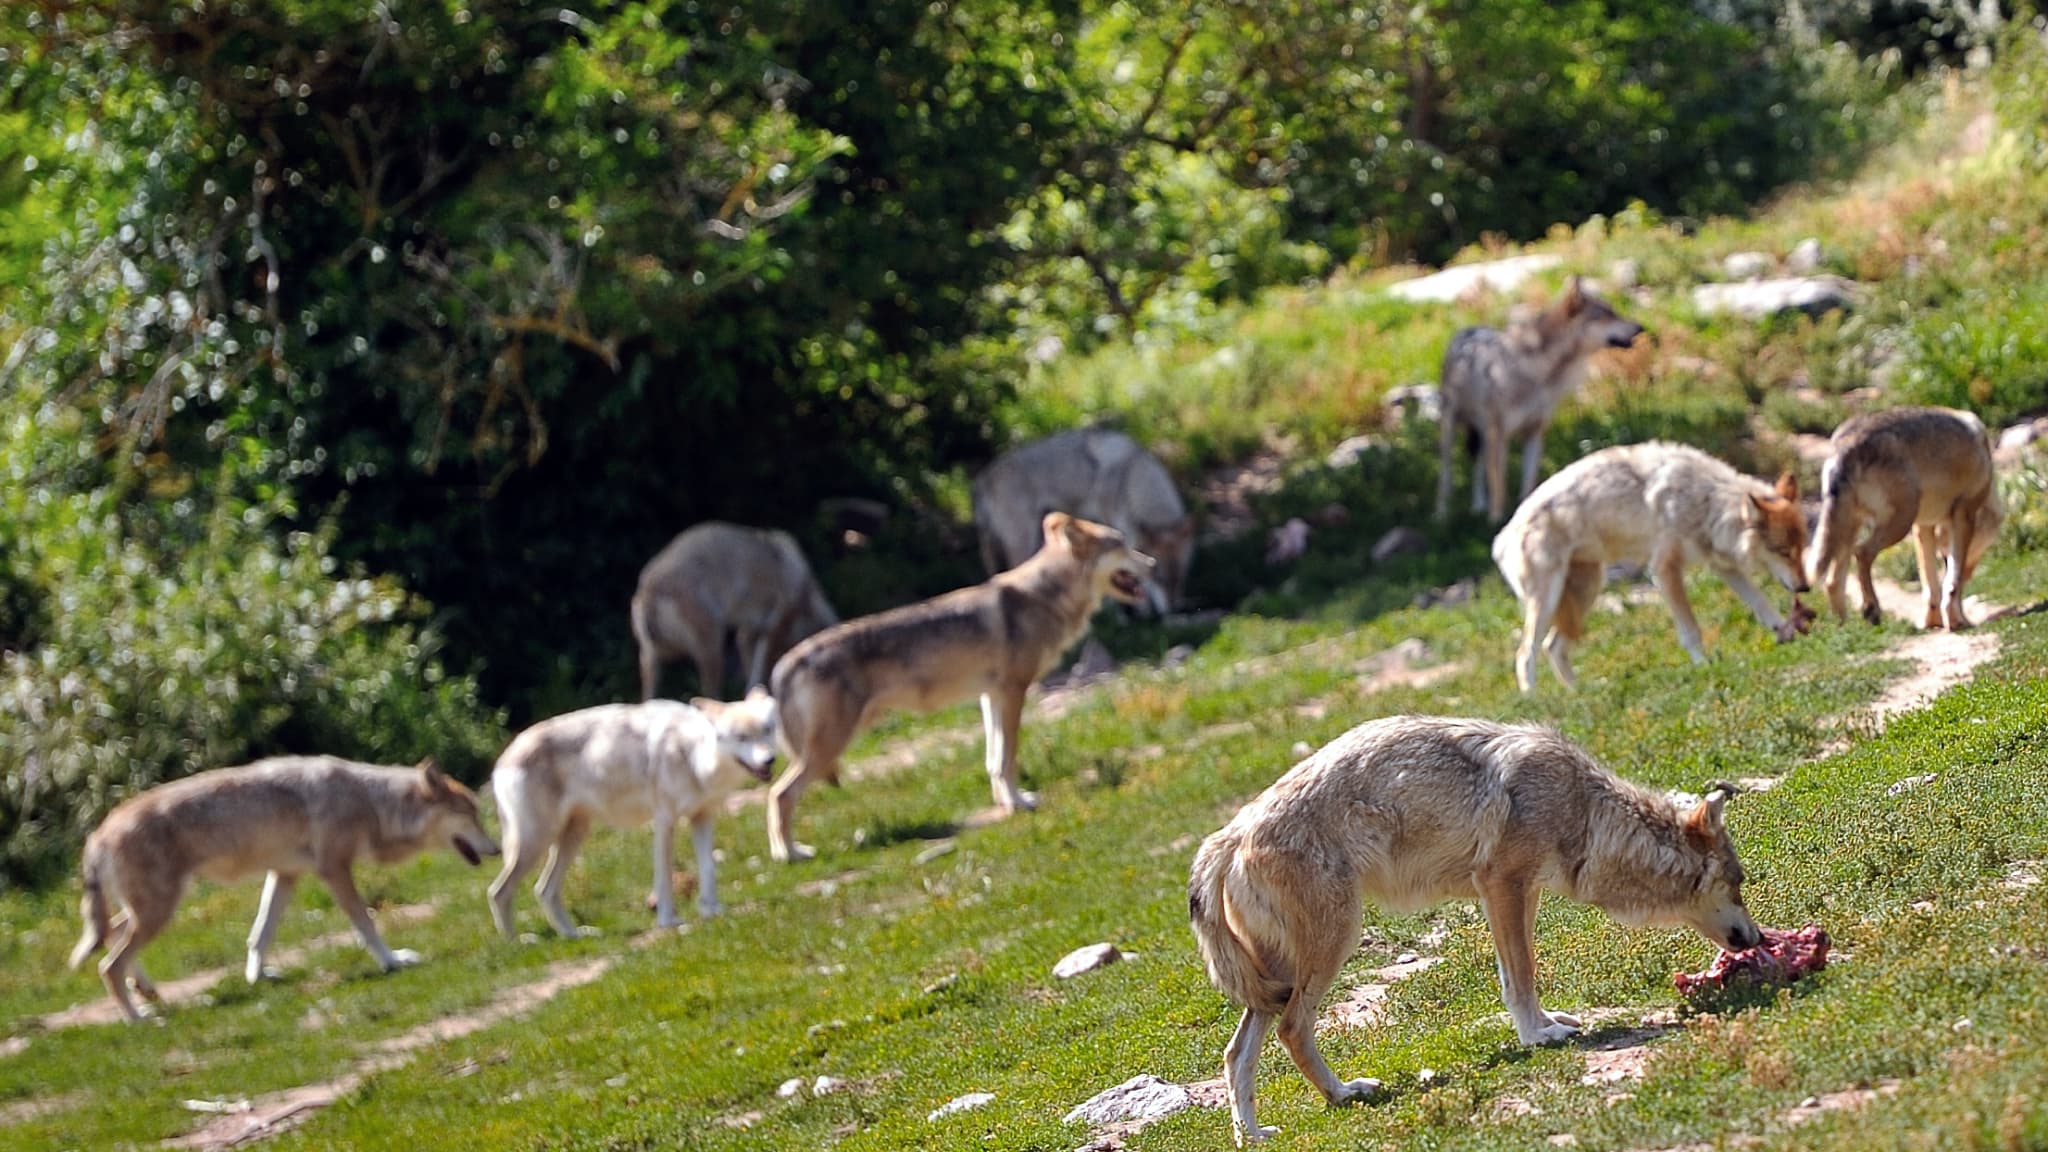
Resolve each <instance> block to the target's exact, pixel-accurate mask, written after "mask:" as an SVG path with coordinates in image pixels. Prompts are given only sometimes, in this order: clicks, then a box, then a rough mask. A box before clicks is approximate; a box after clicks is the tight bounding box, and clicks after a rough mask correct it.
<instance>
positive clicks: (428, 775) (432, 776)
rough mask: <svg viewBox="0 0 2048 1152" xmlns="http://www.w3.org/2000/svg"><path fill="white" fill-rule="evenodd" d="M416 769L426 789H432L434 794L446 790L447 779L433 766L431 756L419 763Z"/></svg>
mask: <svg viewBox="0 0 2048 1152" xmlns="http://www.w3.org/2000/svg"><path fill="white" fill-rule="evenodd" d="M418 768H419V772H420V779H421V780H424V781H426V783H427V787H429V788H432V789H433V790H434V791H436V792H442V791H446V790H447V788H448V777H446V776H443V775H442V774H441V769H440V768H438V767H436V766H435V764H434V758H433V757H432V756H429V757H427V758H426V759H424V760H422V761H420V762H419V764H418Z"/></svg>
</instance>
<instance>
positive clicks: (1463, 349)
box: [1436, 276, 1643, 524]
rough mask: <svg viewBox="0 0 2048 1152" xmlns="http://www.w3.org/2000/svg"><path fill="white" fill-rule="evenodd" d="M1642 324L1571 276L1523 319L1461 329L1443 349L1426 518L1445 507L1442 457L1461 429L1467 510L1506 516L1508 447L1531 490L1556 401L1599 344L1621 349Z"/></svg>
mask: <svg viewBox="0 0 2048 1152" xmlns="http://www.w3.org/2000/svg"><path fill="white" fill-rule="evenodd" d="M1642 333H1643V326H1642V325H1641V324H1638V323H1636V322H1635V321H1633V320H1629V319H1627V318H1626V317H1623V316H1621V315H1618V314H1617V313H1616V312H1615V311H1614V309H1612V308H1610V307H1608V306H1607V304H1606V302H1604V301H1602V300H1601V299H1600V298H1599V297H1597V296H1595V295H1593V294H1592V293H1591V292H1589V291H1587V290H1586V289H1585V288H1584V287H1583V286H1582V285H1580V283H1579V278H1578V277H1576V276H1574V277H1572V279H1571V282H1570V283H1569V284H1567V285H1566V286H1565V290H1564V296H1563V297H1562V298H1560V299H1559V300H1558V302H1557V303H1556V304H1555V305H1553V306H1551V307H1550V308H1547V309H1544V310H1543V311H1541V312H1538V313H1537V314H1536V315H1535V316H1533V317H1528V316H1520V315H1518V316H1516V317H1515V318H1514V319H1512V320H1510V321H1509V323H1508V326H1507V328H1506V329H1505V330H1502V329H1499V328H1465V329H1461V330H1459V332H1458V333H1457V334H1456V335H1455V336H1452V337H1451V343H1450V346H1449V347H1448V348H1446V349H1445V350H1444V370H1443V383H1442V385H1441V397H1442V413H1441V415H1440V416H1439V418H1438V427H1439V430H1440V435H1439V442H1438V456H1439V460H1438V468H1437V483H1436V518H1437V519H1439V520H1441V519H1443V518H1444V517H1445V516H1447V515H1449V514H1450V511H1451V483H1452V481H1451V457H1452V456H1453V455H1454V454H1455V453H1456V450H1457V444H1458V438H1459V434H1460V433H1461V432H1463V431H1464V430H1466V429H1467V428H1469V429H1470V430H1471V431H1472V433H1473V434H1475V435H1476V437H1477V441H1478V450H1479V459H1478V460H1476V461H1474V465H1473V474H1472V510H1473V511H1474V512H1477V511H1479V509H1480V507H1481V506H1482V500H1483V501H1484V507H1485V508H1486V510H1487V515H1488V517H1489V518H1491V519H1492V521H1493V522H1494V523H1496V524H1498V523H1500V522H1501V519H1502V518H1503V517H1505V516H1506V515H1507V513H1508V505H1507V475H1508V446H1509V444H1510V443H1511V442H1513V441H1516V440H1520V441H1522V442H1523V443H1522V496H1521V498H1522V499H1523V500H1527V499H1528V498H1529V493H1530V491H1531V490H1533V489H1534V488H1535V487H1536V469H1537V468H1538V466H1540V465H1541V464H1542V461H1543V433H1544V430H1545V429H1547V428H1549V427H1550V417H1551V414H1552V413H1554V412H1556V411H1557V406H1558V404H1560V403H1562V402H1563V400H1564V398H1565V397H1566V396H1568V395H1570V394H1571V392H1572V390H1573V389H1575V388H1577V387H1578V386H1579V381H1580V380H1582V379H1584V378H1585V375H1586V365H1587V364H1588V363H1589V362H1590V361H1591V360H1592V358H1593V354H1594V353H1595V352H1598V351H1600V350H1601V349H1602V348H1627V347H1628V346H1630V345H1632V344H1634V343H1635V341H1636V337H1638V336H1640V335H1642Z"/></svg>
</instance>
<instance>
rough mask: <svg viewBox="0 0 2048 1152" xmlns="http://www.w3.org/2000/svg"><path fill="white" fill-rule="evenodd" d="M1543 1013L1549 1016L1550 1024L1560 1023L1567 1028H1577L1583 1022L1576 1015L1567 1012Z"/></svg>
mask: <svg viewBox="0 0 2048 1152" xmlns="http://www.w3.org/2000/svg"><path fill="white" fill-rule="evenodd" d="M1544 1015H1545V1016H1548V1017H1550V1022H1551V1023H1552V1024H1562V1025H1564V1026H1565V1027H1567V1028H1578V1027H1581V1026H1582V1023H1583V1022H1582V1021H1581V1020H1580V1019H1579V1018H1578V1017H1577V1016H1574V1015H1572V1014H1571V1013H1569V1012H1545V1013H1544Z"/></svg>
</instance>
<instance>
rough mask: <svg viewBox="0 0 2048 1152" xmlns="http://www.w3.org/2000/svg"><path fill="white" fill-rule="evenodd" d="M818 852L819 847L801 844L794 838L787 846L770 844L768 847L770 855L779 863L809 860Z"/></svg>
mask: <svg viewBox="0 0 2048 1152" xmlns="http://www.w3.org/2000/svg"><path fill="white" fill-rule="evenodd" d="M817 854H818V852H817V849H815V848H812V847H811V846H810V845H809V844H799V843H797V842H796V841H794V840H792V841H790V842H789V846H788V847H787V848H777V847H775V846H773V845H770V846H769V848H768V855H770V856H772V857H774V858H775V862H776V863H777V864H795V863H798V862H799V861H803V860H809V859H811V858H813V857H815V856H816V855H817Z"/></svg>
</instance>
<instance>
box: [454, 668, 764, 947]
mask: <svg viewBox="0 0 2048 1152" xmlns="http://www.w3.org/2000/svg"><path fill="white" fill-rule="evenodd" d="M774 766H775V701H774V700H771V699H769V697H768V695H767V693H765V692H763V691H762V690H761V689H759V688H755V689H753V690H752V691H750V692H748V693H747V696H746V699H744V700H740V701H737V702H735V703H730V704H723V703H720V702H718V701H716V700H710V699H705V698H698V699H696V700H692V701H691V702H690V703H688V704H684V703H682V702H680V701H676V700H649V701H646V702H645V703H641V704H601V705H599V706H597V707H595V708H584V709H582V710H580V711H576V712H569V713H565V714H563V715H561V716H556V717H553V718H551V719H548V720H543V721H541V722H540V723H538V724H535V725H534V726H533V727H531V728H528V729H527V730H526V731H524V732H521V733H520V734H519V735H518V736H516V737H514V738H513V740H512V743H511V744H509V745H507V746H506V748H505V751H504V753H503V754H502V755H500V756H499V757H498V764H497V767H496V768H494V769H492V771H491V791H492V792H493V793H495V794H496V795H497V797H498V823H499V825H500V827H501V828H502V829H503V833H504V839H505V866H504V868H503V869H502V870H500V871H499V873H498V878H497V879H496V880H493V881H492V882H491V889H490V899H491V918H492V920H494V921H495V922H496V923H497V925H498V931H499V932H501V933H503V934H504V935H506V936H511V935H513V921H512V899H513V897H514V896H515V895H517V893H516V892H514V890H513V889H514V888H515V887H516V886H517V885H518V883H519V881H520V878H521V877H523V876H525V875H526V874H527V873H528V872H530V871H532V870H533V868H534V867H535V866H536V865H538V864H540V863H541V861H542V858H543V857H545V858H546V861H547V863H546V866H545V867H543V868H542V869H541V874H540V880H539V881H538V882H537V883H536V884H535V885H534V895H535V896H537V897H539V899H540V908H541V912H542V913H543V914H545V915H546V916H547V920H548V924H549V925H550V926H551V927H553V928H554V930H555V931H556V932H559V933H561V934H562V935H563V936H568V937H576V936H581V935H585V934H586V930H585V929H582V928H579V927H577V926H576V924H575V922H574V921H572V920H571V919H570V918H569V911H568V909H567V908H566V907H564V906H563V903H562V882H563V880H564V879H565V878H566V877H567V875H568V872H569V865H570V864H571V863H573V862H574V861H575V859H576V853H577V852H578V851H579V850H580V849H581V848H582V847H583V840H584V837H585V836H587V835H589V833H590V826H591V824H592V823H593V822H601V823H604V824H609V825H611V826H612V827H614V828H634V827H639V826H640V825H643V824H649V823H651V824H653V826H654V887H653V893H654V907H655V923H656V924H658V925H660V926H661V927H663V928H673V927H675V926H676V925H677V924H679V923H680V922H681V921H680V920H679V919H678V918H677V916H676V909H675V874H674V872H673V870H672V869H673V867H674V858H675V857H674V848H673V838H674V836H675V826H676V822H677V821H679V820H688V821H689V822H690V841H691V843H692V844H693V845H694V846H695V848H696V853H697V911H698V913H699V914H701V915H703V916H705V917H706V918H709V917H711V916H715V915H717V914H718V912H719V911H720V905H719V903H718V889H717V871H716V862H715V861H714V860H713V858H712V851H711V836H712V827H713V825H714V824H715V822H716V821H717V819H718V810H719V808H720V807H722V806H723V805H724V803H725V800H726V797H728V796H730V795H732V794H733V793H734V792H736V791H738V790H739V789H740V788H741V787H742V786H743V785H745V784H746V783H747V781H748V779H749V778H751V779H754V780H758V781H760V782H762V783H764V784H765V783H767V781H768V773H769V770H770V769H772V768H773V767H774Z"/></svg>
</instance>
